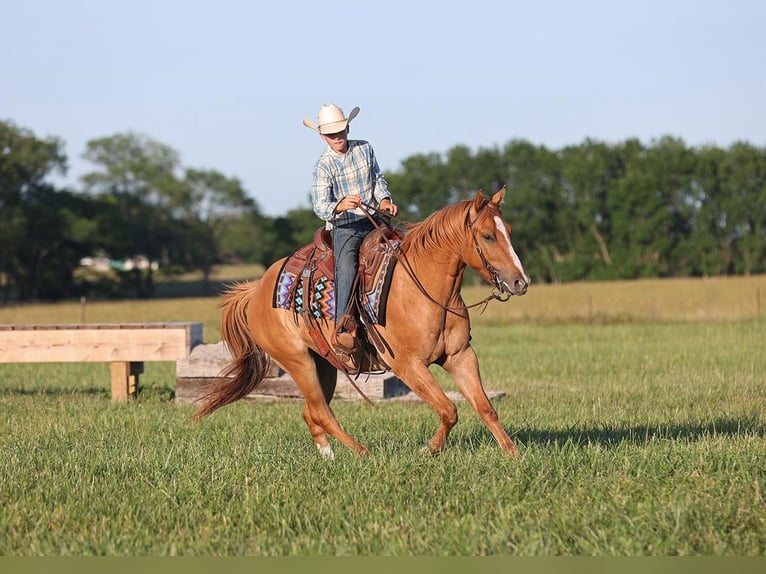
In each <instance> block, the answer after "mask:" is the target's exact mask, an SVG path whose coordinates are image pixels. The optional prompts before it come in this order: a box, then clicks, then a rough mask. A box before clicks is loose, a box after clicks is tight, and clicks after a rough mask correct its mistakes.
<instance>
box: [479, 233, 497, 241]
mask: <svg viewBox="0 0 766 574" xmlns="http://www.w3.org/2000/svg"><path fill="white" fill-rule="evenodd" d="M482 237H483V238H484V241H494V240H495V238H494V236H493V235H491V234H489V233H485V234H484V235H482Z"/></svg>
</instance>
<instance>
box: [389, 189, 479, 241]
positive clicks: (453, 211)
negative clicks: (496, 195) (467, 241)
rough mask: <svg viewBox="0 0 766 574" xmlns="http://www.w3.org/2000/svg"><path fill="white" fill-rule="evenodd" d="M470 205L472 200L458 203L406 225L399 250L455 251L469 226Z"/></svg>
mask: <svg viewBox="0 0 766 574" xmlns="http://www.w3.org/2000/svg"><path fill="white" fill-rule="evenodd" d="M472 204H473V200H472V199H466V200H463V201H459V202H457V203H454V204H452V205H448V206H447V207H444V208H442V209H440V210H439V211H436V212H434V213H432V214H431V215H429V216H428V217H427V218H426V219H424V220H423V221H420V222H417V223H412V224H410V225H408V226H407V227H406V229H405V235H404V239H403V240H402V243H401V249H402V250H403V251H409V252H412V253H434V252H436V251H441V250H444V249H449V250H453V251H457V250H458V249H459V248H460V242H461V241H462V239H463V238H464V237H465V232H466V230H467V229H468V227H469V226H470V224H471V222H470V221H469V213H470V210H471V205H472ZM488 205H489V202H487V201H485V202H484V204H483V207H484V208H486V207H487V206H488ZM482 211H483V209H482Z"/></svg>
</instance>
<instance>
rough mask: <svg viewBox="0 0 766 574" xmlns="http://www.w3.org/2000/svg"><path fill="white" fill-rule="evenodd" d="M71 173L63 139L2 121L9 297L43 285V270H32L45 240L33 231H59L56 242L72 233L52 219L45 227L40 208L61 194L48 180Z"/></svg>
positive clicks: (0, 231)
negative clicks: (37, 246)
mask: <svg viewBox="0 0 766 574" xmlns="http://www.w3.org/2000/svg"><path fill="white" fill-rule="evenodd" d="M65 171H66V156H65V155H64V152H63V143H62V142H61V140H59V139H58V138H53V137H49V138H46V139H39V138H38V137H36V136H35V135H34V134H33V133H32V132H31V131H29V130H26V129H22V128H19V127H17V126H16V125H14V124H13V123H11V122H2V121H0V285H2V287H3V299H4V300H6V301H7V300H8V299H10V297H11V296H12V292H13V291H14V290H15V291H17V295H18V296H19V297H22V298H25V297H28V296H30V295H31V294H33V293H35V292H37V291H38V289H39V288H40V284H39V279H35V277H38V278H39V274H38V275H37V276H36V275H35V274H34V273H33V272H32V270H31V268H30V265H32V264H33V262H32V261H30V260H29V257H30V256H31V253H32V252H33V251H34V249H32V242H34V241H39V240H37V239H36V238H35V237H34V235H33V234H32V230H33V229H39V230H40V231H45V232H47V233H51V234H58V237H57V238H56V240H58V239H61V237H62V234H64V233H65V232H66V230H65V229H64V228H62V227H61V226H60V225H58V223H56V222H51V221H49V222H48V223H49V226H50V227H48V226H45V227H43V228H39V227H38V224H39V220H38V217H39V216H40V213H39V210H37V207H38V206H39V205H40V204H39V202H38V201H37V200H38V199H39V198H40V197H41V196H43V195H44V196H46V197H47V199H48V200H51V198H52V197H54V196H55V195H56V190H54V189H53V188H52V187H51V186H50V185H48V184H46V183H45V178H46V177H47V176H49V175H51V174H53V173H55V172H60V173H64V172H65ZM38 244H39V243H38ZM38 255H39V253H38ZM33 258H34V257H33ZM38 263H39V261H38ZM64 282H65V283H66V281H64Z"/></svg>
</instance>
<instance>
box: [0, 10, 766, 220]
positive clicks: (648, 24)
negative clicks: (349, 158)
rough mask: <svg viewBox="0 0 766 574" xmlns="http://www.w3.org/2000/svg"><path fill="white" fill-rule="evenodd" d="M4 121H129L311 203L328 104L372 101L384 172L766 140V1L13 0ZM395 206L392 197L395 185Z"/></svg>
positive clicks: (123, 128) (33, 124)
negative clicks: (513, 153) (499, 156)
mask: <svg viewBox="0 0 766 574" xmlns="http://www.w3.org/2000/svg"><path fill="white" fill-rule="evenodd" d="M0 7H2V9H1V10H0V19H1V20H2V33H0V50H1V51H2V52H1V53H2V61H3V66H2V68H1V69H0V120H2V121H10V122H12V123H14V124H15V125H16V126H17V127H19V128H24V129H27V130H30V131H31V132H32V133H33V134H34V135H35V136H36V137H38V138H46V137H51V136H52V137H58V138H60V139H61V140H62V141H63V142H64V144H65V148H64V149H65V152H66V155H67V157H68V163H69V169H68V172H67V174H66V176H64V177H60V178H57V182H58V183H60V184H62V185H69V186H72V187H74V188H78V186H79V181H80V177H81V176H82V175H83V174H85V173H88V172H90V171H94V170H96V169H98V166H95V165H93V164H91V163H89V162H87V161H86V160H84V159H83V158H82V154H83V153H84V151H85V148H86V143H87V142H88V141H90V140H93V139H96V138H101V137H107V136H111V135H116V134H125V133H128V132H133V133H137V134H141V135H144V136H147V137H149V138H151V139H153V140H156V141H158V142H160V143H163V144H165V145H167V146H169V147H170V148H172V149H174V150H175V151H176V152H178V154H179V156H180V161H181V164H182V167H184V168H194V169H211V170H216V171H219V172H221V173H222V174H224V175H226V176H228V177H232V178H238V179H239V180H240V181H241V182H242V184H243V186H244V188H245V189H246V190H247V192H248V194H249V195H250V196H252V197H253V198H254V199H255V200H256V202H257V203H258V205H259V206H260V208H261V211H262V212H263V213H264V214H266V215H270V216H277V215H284V214H285V213H287V211H288V210H290V209H296V208H305V207H310V202H309V188H310V185H311V170H312V167H313V165H314V163H315V162H316V159H317V158H318V157H319V154H320V153H321V152H322V150H323V148H324V146H325V144H324V143H323V142H322V140H321V139H320V137H319V135H318V134H317V133H316V132H313V131H311V130H309V129H307V128H306V127H304V126H303V125H302V120H303V119H304V118H310V119H313V120H314V121H316V117H317V115H318V112H319V109H320V107H321V106H322V105H323V104H328V103H335V104H337V105H338V106H340V107H341V108H343V109H344V110H345V111H346V112H347V113H348V112H349V111H350V110H351V109H352V108H353V107H355V106H359V107H360V108H361V112H360V114H359V115H358V116H357V118H356V119H355V120H354V121H353V122H352V123H351V137H352V138H358V139H364V140H368V141H370V142H371V143H372V145H373V147H374V149H375V153H376V156H377V158H378V162H379V164H380V166H381V168H382V169H383V171H384V172H393V171H398V170H400V168H401V162H402V161H403V160H405V159H406V158H408V157H411V156H413V155H415V154H429V153H438V154H446V152H447V151H448V150H450V149H451V148H453V147H455V146H458V145H461V146H467V147H469V148H470V149H471V150H473V151H474V152H475V151H477V150H479V149H482V148H502V147H503V146H504V145H505V144H506V143H508V142H509V141H511V140H514V139H523V140H527V141H529V142H532V143H533V144H536V145H544V146H546V147H548V148H550V149H561V148H563V147H565V146H567V145H577V144H580V143H582V142H583V141H584V140H585V139H586V138H592V139H596V140H600V141H604V142H608V143H618V142H621V141H624V140H626V139H628V138H639V139H640V140H641V141H642V142H644V143H647V144H649V143H651V141H652V140H655V139H658V138H660V137H662V136H665V135H670V136H674V137H679V138H681V139H683V140H684V141H685V142H686V144H687V145H689V146H708V145H717V146H721V147H727V146H729V145H731V144H732V143H734V142H737V141H747V142H750V143H752V144H753V145H757V146H764V145H766V38H764V33H763V31H764V30H765V29H766V2H762V1H761V0H750V1H747V0H721V1H717V2H714V1H709V0H643V1H640V2H637V1H635V0H630V1H623V0H604V1H599V0H570V1H566V0H560V1H554V0H536V1H530V0H524V1H517V0H497V1H488V0H470V1H468V0H462V1H459V2H455V1H452V0H441V1H436V2H431V1H419V2H416V1H414V0H409V1H400V0H387V1H386V2H368V1H365V2H333V1H316V0H314V1H300V2H291V1H289V0H282V1H280V2H256V1H245V0H240V1H237V0H216V1H214V2H212V1H204V2H203V1H197V0H184V1H178V0H131V1H111V0H66V1H60V0H24V1H23V2H20V1H16V0H0ZM390 191H391V192H392V193H393V195H394V199H395V198H396V190H395V189H391V190H390Z"/></svg>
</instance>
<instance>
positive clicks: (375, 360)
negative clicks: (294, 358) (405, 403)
mask: <svg viewBox="0 0 766 574" xmlns="http://www.w3.org/2000/svg"><path fill="white" fill-rule="evenodd" d="M402 238H403V234H402V232H401V231H399V230H397V229H394V228H391V227H388V226H379V227H377V228H376V229H374V230H373V231H371V232H370V233H368V234H367V236H366V237H365V238H364V240H363V242H362V245H361V247H360V249H359V266H358V269H357V274H356V279H355V281H354V288H353V291H352V293H351V302H352V305H351V307H352V308H355V311H356V314H357V317H355V318H356V319H358V321H359V323H360V324H361V326H362V328H361V329H360V330H359V332H358V333H357V337H358V340H359V341H361V342H363V343H365V347H366V348H365V349H364V355H366V356H367V357H366V359H367V360H366V361H365V364H366V366H367V367H368V368H366V369H361V368H360V371H361V370H364V371H365V372H371V371H373V370H380V369H385V364H382V362H381V360H380V359H379V357H378V350H379V351H381V352H382V351H383V350H384V349H385V341H383V340H382V339H381V338H380V337H379V336H378V335H377V333H376V332H375V330H374V329H373V328H372V326H374V325H376V324H379V325H385V315H386V301H387V299H388V289H389V286H390V282H391V275H392V272H393V269H394V266H395V264H396V249H397V247H398V246H399V243H400V242H401V240H402ZM334 290H335V256H334V255H333V251H332V234H331V233H330V231H328V230H326V229H325V228H319V229H317V230H316V232H315V233H314V238H313V240H312V242H311V243H309V244H308V245H304V246H303V247H301V248H300V249H298V250H297V251H295V252H294V253H293V254H292V255H290V256H289V257H287V259H286V260H285V261H284V263H283V264H282V268H281V269H280V271H279V276H278V278H277V283H276V285H275V287H274V295H273V301H272V305H273V307H277V308H282V309H288V310H292V311H294V312H295V313H296V314H297V315H299V316H302V317H303V319H304V321H305V323H306V326H307V328H308V331H309V334H310V335H311V338H312V340H313V341H314V343H315V344H316V347H317V350H318V351H319V353H320V354H321V355H322V356H323V357H325V358H326V359H327V360H328V361H330V362H331V363H333V364H334V365H335V366H336V367H338V368H340V369H341V370H343V371H345V372H348V369H347V368H344V367H343V366H342V364H341V363H340V361H338V359H337V357H336V356H335V352H334V351H333V350H332V348H331V346H330V344H329V343H328V340H327V335H326V333H328V332H332V330H333V329H334V327H335V321H334V317H335V291H334ZM373 367H376V368H375V369H373Z"/></svg>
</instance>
